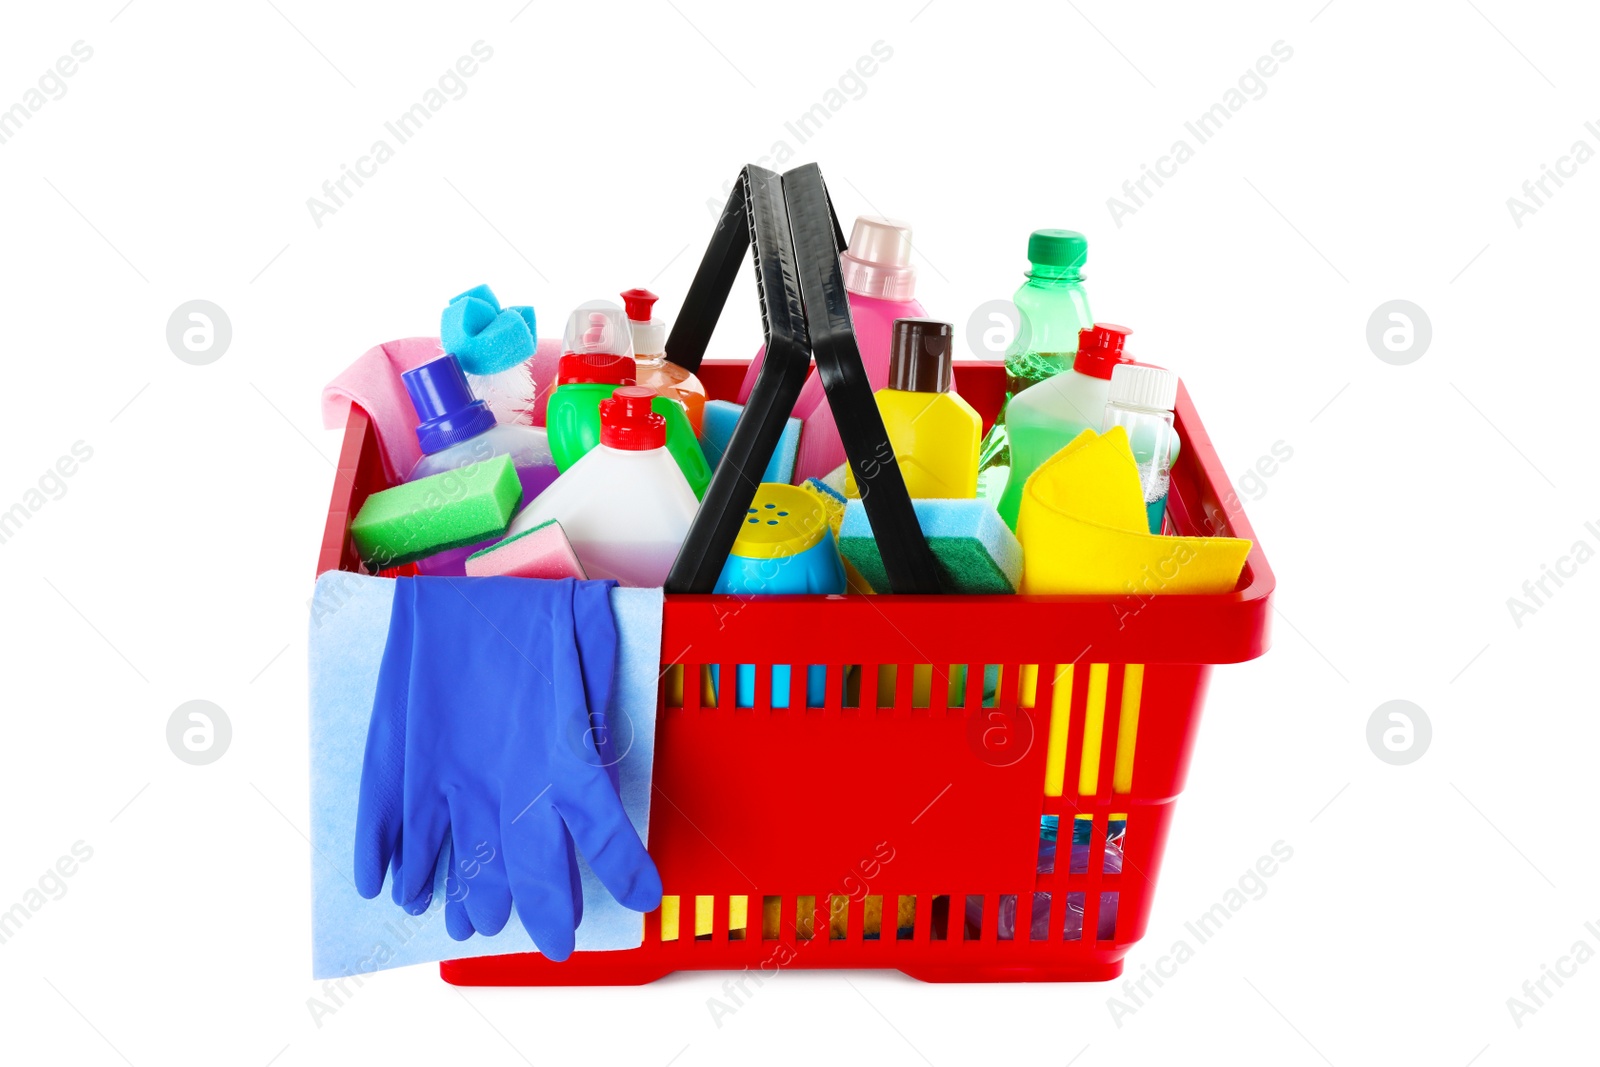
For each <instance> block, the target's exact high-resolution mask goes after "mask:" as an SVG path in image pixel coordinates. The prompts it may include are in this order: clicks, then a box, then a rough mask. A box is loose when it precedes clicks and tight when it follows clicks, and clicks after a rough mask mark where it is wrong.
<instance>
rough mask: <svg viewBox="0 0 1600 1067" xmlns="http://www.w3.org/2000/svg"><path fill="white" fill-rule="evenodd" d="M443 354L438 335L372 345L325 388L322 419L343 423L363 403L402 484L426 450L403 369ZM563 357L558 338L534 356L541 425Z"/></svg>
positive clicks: (387, 467)
mask: <svg viewBox="0 0 1600 1067" xmlns="http://www.w3.org/2000/svg"><path fill="white" fill-rule="evenodd" d="M442 355H444V350H443V349H442V348H440V347H439V339H438V338H437V337H407V338H405V339H404V340H400V341H386V342H385V343H383V344H381V345H378V346H377V347H375V348H371V349H368V350H367V351H366V352H365V353H363V354H362V356H361V358H359V359H357V360H356V361H355V362H354V363H352V364H350V366H348V367H346V368H345V369H344V370H343V371H341V372H340V373H339V375H338V377H336V378H334V379H333V381H331V382H329V383H328V384H327V386H326V387H325V388H324V389H323V390H322V425H323V426H325V427H327V428H328V429H330V430H335V429H339V428H341V427H343V426H344V424H345V423H346V422H348V421H349V419H350V405H351V404H356V405H359V406H360V407H361V408H362V409H363V410H364V411H366V413H367V414H368V415H370V416H371V417H372V424H373V427H374V429H375V430H376V431H377V434H378V446H379V449H378V450H379V452H380V453H381V454H382V456H383V473H384V476H385V477H387V478H388V480H389V481H390V483H392V484H399V483H400V482H401V481H403V480H404V479H405V478H406V477H407V476H409V475H410V474H411V468H412V467H415V466H416V465H417V460H418V459H419V458H421V456H422V449H421V447H420V446H418V444H417V412H416V409H415V408H413V407H412V406H411V397H410V396H409V395H407V393H406V387H405V383H403V382H402V381H401V380H400V375H402V374H404V373H405V372H406V371H408V370H412V369H413V368H416V367H420V366H422V364H424V363H427V362H429V361H430V360H435V359H438V358H439V357H440V356H442ZM560 358H561V342H560V341H559V340H556V339H553V338H550V339H542V340H540V342H539V347H538V349H537V351H535V353H534V356H533V379H534V387H535V389H536V390H537V401H536V406H535V409H534V422H535V424H536V425H542V424H543V423H544V406H545V400H546V398H547V397H548V395H549V392H550V388H551V385H552V383H553V381H554V379H555V370H556V363H557V361H558V360H559V359H560Z"/></svg>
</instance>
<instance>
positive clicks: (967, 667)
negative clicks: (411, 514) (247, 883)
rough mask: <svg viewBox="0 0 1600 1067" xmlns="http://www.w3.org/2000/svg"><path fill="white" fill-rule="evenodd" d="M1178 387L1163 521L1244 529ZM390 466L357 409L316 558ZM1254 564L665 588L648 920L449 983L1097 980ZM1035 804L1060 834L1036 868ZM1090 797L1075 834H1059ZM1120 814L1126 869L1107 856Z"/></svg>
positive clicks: (1258, 565) (728, 380)
mask: <svg viewBox="0 0 1600 1067" xmlns="http://www.w3.org/2000/svg"><path fill="white" fill-rule="evenodd" d="M746 366H747V362H746V361H743V360H708V361H705V362H703V363H701V364H700V366H699V374H700V376H701V380H702V381H703V382H704V383H705V385H706V389H707V392H708V394H709V395H710V396H711V397H713V398H718V397H720V398H732V397H733V396H734V394H735V392H736V390H737V389H738V386H739V383H740V382H741V380H742V379H743V376H744V372H745V368H746ZM956 383H957V388H958V390H959V391H960V393H961V395H962V396H963V397H965V398H966V399H967V400H968V401H969V402H971V403H972V405H973V406H974V407H975V408H977V409H978V411H979V412H980V413H981V414H982V415H983V417H984V422H985V425H986V427H987V425H988V424H990V423H992V422H993V420H994V417H995V415H996V414H997V412H998V411H999V408H1000V406H1001V403H1002V401H1003V399H1004V396H1005V388H1006V380H1005V368H1004V366H1003V364H1001V363H1000V362H990V361H983V362H958V363H957V365H956ZM1176 410H1177V427H1178V431H1179V433H1180V434H1181V435H1182V439H1183V442H1184V448H1183V451H1182V453H1181V455H1180V456H1179V459H1178V462H1177V465H1176V466H1175V468H1174V469H1173V472H1172V484H1171V490H1170V495H1169V498H1168V506H1167V514H1168V519H1169V522H1170V523H1171V524H1172V525H1173V527H1174V528H1175V530H1176V532H1178V533H1182V534H1199V535H1222V536H1233V537H1246V538H1252V539H1253V534H1252V531H1251V529H1250V525H1249V523H1248V521H1247V520H1246V518H1245V515H1244V512H1243V509H1242V507H1241V506H1240V504H1239V501H1238V498H1237V496H1236V495H1235V494H1234V493H1233V491H1232V488H1231V486H1230V484H1229V482H1228V479H1227V476H1226V474H1225V473H1224V471H1223V469H1222V466H1221V463H1220V461H1219V460H1218V457H1217V455H1216V452H1215V450H1214V449H1213V447H1212V445H1211V441H1210V439H1209V438H1208V437H1207V436H1206V432H1205V429H1204V427H1203V426H1202V425H1201V423H1200V420H1199V416H1198V415H1197V413H1196V411H1195V409H1194V406H1193V403H1192V402H1191V400H1190V398H1189V395H1188V392H1187V390H1180V393H1179V397H1178V405H1177V409H1176ZM763 465H764V464H763ZM757 469H759V467H758V468H757ZM386 484H387V483H386V480H385V477H384V473H383V467H382V463H381V461H380V458H379V454H378V442H377V437H376V434H375V432H374V430H373V427H372V424H371V422H370V420H369V419H368V418H367V416H366V414H365V413H364V412H362V411H361V410H360V409H358V408H352V410H351V414H350V420H349V423H348V425H347V427H346V431H345V439H344V447H343V450H342V452H341V456H340V461H339V472H338V477H337V478H336V480H335V488H334V496H333V503H332V506H331V508H330V511H329V515H328V522H327V527H326V531H325V535H324V539H323V548H322V555H321V559H320V561H319V564H318V571H319V573H320V572H321V571H325V570H332V569H338V568H343V569H346V570H358V569H359V566H360V564H359V560H358V558H357V556H356V554H355V552H354V548H353V546H352V544H351V540H350V537H349V535H348V523H349V519H350V518H351V517H352V516H353V515H354V514H355V513H356V511H358V510H359V508H360V506H361V503H362V502H363V501H364V500H365V498H366V497H367V495H368V494H370V493H373V492H376V491H378V490H380V489H383V488H385V487H386ZM1273 584H1274V581H1273V576H1272V571H1271V569H1270V568H1269V567H1268V565H1267V561H1266V557H1265V556H1264V555H1263V553H1262V550H1261V547H1260V545H1259V543H1257V544H1255V545H1254V546H1253V547H1252V549H1251V551H1250V554H1249V558H1248V560H1247V562H1246V564H1245V568H1244V572H1243V574H1242V575H1241V577H1240V580H1239V583H1238V585H1237V587H1236V588H1235V589H1234V590H1233V591H1232V592H1228V593H1222V594H1216V595H1196V596H1165V597H1163V596H1146V595H1141V594H1140V593H1139V592H1138V591H1136V590H1133V589H1132V588H1131V587H1130V591H1129V592H1128V594H1127V595H1124V596H1119V597H1070V596H1049V597H1044V596H912V595H906V596H896V595H883V596H862V595H848V596H842V597H838V596H785V597H769V598H747V599H741V598H738V597H731V596H715V595H700V594H677V593H671V594H669V595H668V596H667V598H666V606H665V616H664V620H663V628H662V661H661V662H662V676H663V680H662V685H661V689H660V693H659V696H658V700H659V702H660V703H659V706H658V717H657V725H656V758H655V768H654V779H653V796H652V800H651V809H650V827H649V847H650V853H651V855H652V856H653V857H654V859H655V861H656V865H657V867H658V868H659V870H660V872H661V880H662V884H663V886H664V889H665V897H664V899H663V902H662V907H661V908H660V909H659V910H658V911H657V912H655V913H652V914H649V915H646V916H644V919H643V923H644V941H643V944H642V945H641V946H640V947H639V948H636V949H629V950H623V951H615V952H578V953H574V954H573V955H572V956H571V957H570V958H569V959H567V960H566V961H564V962H561V963H554V962H551V961H550V960H548V959H546V958H544V957H543V956H540V955H538V954H518V955H509V956H492V957H483V958H478V959H469V960H454V961H447V962H445V963H442V964H440V973H441V975H442V976H443V977H444V979H445V980H446V981H448V982H451V983H454V984H457V985H631V984H642V983H645V982H650V981H653V980H655V979H657V978H660V977H662V976H664V975H667V974H670V973H672V972H673V971H679V970H708V969H729V970H752V971H753V972H754V973H755V977H756V979H757V980H760V979H762V978H763V977H764V976H765V975H770V974H772V973H775V972H777V971H779V970H782V969H785V968H789V967H803V968H824V967H827V968H892V969H897V970H900V971H903V972H904V973H906V974H908V975H911V976H913V977H916V978H920V979H923V980H926V981H959V982H979V981H1100V980H1105V979H1110V978H1114V977H1116V976H1117V975H1119V974H1120V973H1121V971H1122V961H1123V957H1124V956H1125V955H1126V953H1127V952H1128V950H1129V948H1130V947H1131V946H1132V945H1133V944H1134V942H1136V941H1138V940H1139V938H1140V937H1142V936H1143V935H1144V932H1145V928H1146V925H1147V924H1148V921H1149V916H1150V906H1151V902H1152V899H1153V895H1154V891H1155V886H1156V882H1157V879H1158V877H1159V875H1160V867H1161V857H1162V853H1163V850H1164V846H1165V842H1166V836H1167V830H1168V827H1169V825H1170V820H1171V817H1172V810H1173V802H1174V800H1175V799H1176V798H1177V795H1178V793H1179V792H1180V791H1181V790H1182V789H1183V785H1184V782H1185V779H1186V777H1187V773H1188V767H1189V758H1190V754H1191V752H1192V749H1193V744H1194V739H1195V729H1196V727H1197V726H1198V723H1199V717H1200V708H1201V705H1202V703H1203V699H1204V695H1205V687H1206V682H1207V679H1208V677H1209V675H1210V670H1211V665H1212V664H1219V663H1234V662H1241V661H1244V660H1248V659H1252V658H1254V657H1256V656H1259V655H1261V654H1262V653H1263V652H1264V651H1265V650H1266V648H1267V641H1268V637H1267V635H1268V618H1269V614H1270V599H1271V595H1272V590H1273ZM774 663H786V664H802V663H803V664H820V665H824V666H825V667H826V670H827V686H826V698H825V700H824V704H823V706H822V707H807V706H806V673H807V672H805V671H803V670H793V671H791V672H790V681H791V686H792V692H791V693H790V694H789V700H788V702H787V703H788V707H787V708H786V709H774V708H772V706H771V702H772V701H771V697H772V694H771V691H770V690H771V681H770V679H771V673H772V672H770V671H769V670H766V669H765V667H766V666H767V665H771V664H774ZM739 664H756V665H757V669H756V671H755V678H756V690H755V698H754V701H753V702H752V703H753V706H751V707H736V706H735V695H736V694H735V690H736V688H737V687H735V686H733V685H725V686H721V687H720V694H717V695H714V693H713V690H712V688H711V687H710V686H707V685H702V678H703V675H704V674H705V673H706V672H703V670H702V668H703V667H709V666H719V667H720V668H721V677H723V678H732V677H733V676H734V672H735V670H736V666H737V665H739ZM717 696H720V700H719V699H717ZM1045 816H1055V817H1056V819H1057V820H1058V822H1059V826H1060V831H1059V833H1060V838H1061V847H1060V849H1059V850H1058V851H1057V853H1056V860H1055V863H1054V866H1053V870H1051V871H1049V872H1047V873H1041V872H1040V870H1039V867H1040V863H1039V858H1040V851H1041V850H1040V834H1041V817H1045ZM1085 822H1086V823H1087V825H1088V827H1089V829H1088V836H1089V847H1088V849H1087V854H1086V856H1080V850H1075V849H1071V848H1069V847H1068V845H1067V843H1068V842H1069V841H1070V840H1071V839H1072V834H1073V829H1072V828H1073V827H1074V826H1082V825H1084V824H1085ZM1113 825H1114V826H1115V827H1116V829H1117V830H1122V829H1123V827H1125V831H1124V832H1123V833H1122V836H1121V848H1122V853H1121V855H1122V859H1121V865H1120V871H1107V870H1106V869H1105V867H1106V864H1105V858H1106V855H1107V849H1106V837H1107V833H1108V828H1110V827H1112V826H1113ZM1081 834H1082V831H1081V830H1080V836H1081ZM1080 860H1081V861H1082V862H1079V861H1080ZM1045 915H1048V919H1047V920H1046V919H1044V918H1043V916H1045ZM1036 916H1038V917H1037V918H1036ZM1007 917H1009V919H1008V918H1007Z"/></svg>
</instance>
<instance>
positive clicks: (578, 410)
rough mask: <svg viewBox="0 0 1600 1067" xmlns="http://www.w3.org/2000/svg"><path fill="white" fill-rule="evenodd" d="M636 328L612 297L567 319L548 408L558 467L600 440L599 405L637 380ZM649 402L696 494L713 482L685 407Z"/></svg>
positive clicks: (668, 400)
mask: <svg viewBox="0 0 1600 1067" xmlns="http://www.w3.org/2000/svg"><path fill="white" fill-rule="evenodd" d="M637 379H638V366H637V364H636V362H635V360H634V350H633V339H632V330H631V326H630V323H629V321H628V318H627V316H626V315H625V314H624V312H623V310H622V309H621V308H619V307H617V306H616V305H615V304H613V303H611V302H610V301H608V300H592V301H590V302H589V303H587V304H584V305H583V306H581V307H579V308H578V309H577V310H575V311H574V312H573V313H572V315H571V316H570V317H569V318H568V319H567V330H566V336H565V337H564V338H563V340H562V345H561V362H560V363H559V364H558V369H557V371H556V387H555V388H554V389H552V390H551V391H550V400H549V403H548V404H547V405H546V409H545V428H546V430H547V431H548V433H549V439H550V454H551V456H552V457H553V458H554V459H555V464H556V468H557V469H558V470H561V471H566V470H568V469H570V468H571V467H572V466H573V465H574V464H575V463H577V462H578V460H580V459H582V458H583V457H584V456H585V455H587V454H588V453H589V452H590V450H592V449H593V448H594V447H595V445H597V444H599V443H600V428H601V427H600V404H601V402H602V401H604V400H606V399H608V398H610V397H611V395H612V394H613V393H615V392H616V390H617V388H618V387H619V386H631V385H635V384H637ZM650 391H651V392H652V393H657V396H656V399H655V400H654V401H652V402H651V408H652V409H653V410H654V411H655V412H656V413H657V414H658V415H660V416H661V417H662V418H663V419H664V420H665V421H666V433H667V451H668V452H670V453H672V458H673V459H675V460H677V461H678V466H679V468H681V469H682V471H683V476H684V478H685V479H687V480H688V482H689V487H690V488H691V489H693V490H694V494H695V497H696V498H699V497H702V496H704V495H705V491H706V486H708V485H710V484H711V467H710V465H709V464H708V463H707V462H706V457H705V453H704V452H703V451H701V449H700V442H699V441H697V440H695V433H694V427H693V426H692V425H690V422H689V416H688V413H687V412H686V410H685V409H684V405H683V404H682V403H680V402H679V401H678V400H677V399H675V398H673V397H670V396H661V395H659V392H658V391H657V390H655V389H651V390H650Z"/></svg>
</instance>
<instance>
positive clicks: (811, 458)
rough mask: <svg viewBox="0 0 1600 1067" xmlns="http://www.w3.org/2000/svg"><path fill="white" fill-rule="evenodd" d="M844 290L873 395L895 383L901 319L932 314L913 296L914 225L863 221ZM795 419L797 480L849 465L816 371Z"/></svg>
mask: <svg viewBox="0 0 1600 1067" xmlns="http://www.w3.org/2000/svg"><path fill="white" fill-rule="evenodd" d="M839 264H840V267H841V269H842V271H843V274H844V287H845V290H846V294H847V296H848V298H849V300H850V320H851V322H852V323H853V324H854V326H855V331H856V344H857V345H859V346H860V348H861V362H862V363H863V364H865V366H866V369H867V379H868V381H870V382H871V383H872V389H873V392H877V391H878V390H879V389H883V388H886V387H887V386H888V384H889V352H890V348H891V347H892V345H891V338H892V335H893V333H894V320H895V319H921V318H927V317H928V312H927V311H926V310H925V309H924V308H923V306H922V305H921V304H920V303H918V302H917V300H916V299H915V297H914V296H913V295H912V294H913V293H915V292H916V288H917V272H916V270H915V269H913V268H912V266H911V226H910V224H909V223H905V222H899V221H897V220H895V219H886V218H879V217H877V216H875V215H861V216H859V217H857V219H856V221H855V225H854V226H853V227H851V230H850V244H849V247H847V248H846V249H845V251H844V253H843V254H842V255H841V256H840V257H839ZM766 354H767V350H766V348H765V346H763V347H762V349H761V350H760V351H759V352H757V353H756V358H755V361H754V362H752V363H751V364H750V370H749V371H748V372H747V373H746V374H745V376H744V384H743V385H741V386H740V387H739V401H740V403H743V402H744V401H745V400H746V399H747V398H748V397H749V395H750V390H751V389H752V388H753V387H754V386H755V382H756V375H757V373H758V372H759V371H760V370H761V362H762V359H763V358H764V357H765V356H766ZM794 415H795V417H796V418H798V419H800V420H802V422H803V423H804V426H803V428H802V429H801V431H800V454H799V457H798V458H797V459H796V460H795V467H794V481H795V484H796V485H798V484H800V483H801V482H803V481H805V480H806V479H807V478H813V477H816V478H820V477H822V476H823V475H825V474H827V473H829V472H830V471H832V470H833V469H834V468H836V467H838V466H839V465H840V464H842V463H843V462H844V460H845V456H844V445H843V444H841V443H840V441H839V431H838V428H837V427H835V426H834V424H833V410H832V409H831V408H829V407H828V403H827V398H826V395H825V394H824V392H823V388H822V379H821V377H820V376H819V375H818V374H817V371H816V368H815V367H813V368H812V370H811V376H810V377H808V378H807V379H806V384H805V386H804V388H802V389H801V390H800V399H799V400H797V401H795V405H794Z"/></svg>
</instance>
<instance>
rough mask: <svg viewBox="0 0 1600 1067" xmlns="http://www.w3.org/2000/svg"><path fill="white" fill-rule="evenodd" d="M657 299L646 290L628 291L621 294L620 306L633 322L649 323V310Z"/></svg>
mask: <svg viewBox="0 0 1600 1067" xmlns="http://www.w3.org/2000/svg"><path fill="white" fill-rule="evenodd" d="M659 299H661V298H660V297H658V296H656V294H654V293H652V292H651V291H650V290H648V289H629V290H628V291H627V292H625V293H623V294H622V306H623V307H625V308H627V309H628V318H630V319H632V320H633V321H634V322H649V321H650V315H651V308H653V307H655V306H656V301H657V300H659Z"/></svg>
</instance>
